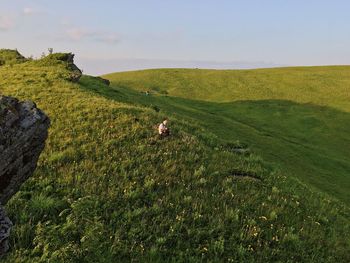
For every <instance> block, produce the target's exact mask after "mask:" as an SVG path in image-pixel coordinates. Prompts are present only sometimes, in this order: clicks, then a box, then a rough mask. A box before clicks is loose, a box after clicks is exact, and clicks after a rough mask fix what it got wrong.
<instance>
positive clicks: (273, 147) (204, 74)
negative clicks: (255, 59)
mask: <svg viewBox="0 0 350 263" xmlns="http://www.w3.org/2000/svg"><path fill="white" fill-rule="evenodd" d="M106 77H107V78H108V79H110V80H111V81H112V84H113V86H114V87H116V89H122V88H123V87H124V88H126V89H125V90H126V93H127V92H128V89H130V88H132V89H134V90H139V91H146V90H149V91H151V92H153V93H154V94H155V95H154V96H152V98H146V99H140V100H139V103H141V104H144V105H146V104H147V103H148V104H154V105H158V106H159V107H160V108H161V109H162V110H163V111H164V112H165V113H173V112H180V113H181V114H182V115H185V116H187V117H189V118H194V119H196V120H197V121H199V122H200V123H201V124H202V125H203V126H204V127H206V128H207V129H209V130H210V131H211V132H213V133H214V134H216V135H217V136H219V137H220V138H222V139H226V140H236V139H239V140H241V141H243V142H245V143H248V144H249V145H250V146H252V147H253V149H254V151H256V152H258V153H259V154H260V155H262V156H263V157H264V159H266V160H268V161H270V162H273V163H274V164H275V165H276V164H277V165H280V166H281V168H282V170H283V172H284V173H285V174H286V175H292V176H296V177H298V178H299V179H300V180H302V181H303V182H306V183H308V184H309V185H311V186H314V187H317V188H318V189H320V190H322V191H324V192H326V193H328V194H330V195H331V196H333V197H336V198H338V199H340V200H342V201H344V202H345V203H347V204H349V202H350V192H349V189H350V174H349V171H350V135H349V132H348V131H349V130H350V67H346V66H342V67H301V68H279V69H259V70H223V71H221V70H196V69H194V70H189V69H161V70H145V71H137V72H124V73H116V74H110V75H106ZM157 94H158V95H157ZM160 94H162V95H165V96H159V95H160ZM132 96H134V95H132ZM170 96H171V97H170ZM173 96H175V98H174V97H173ZM144 97H145V96H144Z"/></svg>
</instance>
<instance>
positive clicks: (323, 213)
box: [0, 55, 350, 262]
mask: <svg viewBox="0 0 350 263" xmlns="http://www.w3.org/2000/svg"><path fill="white" fill-rule="evenodd" d="M57 57H59V56H56V55H54V56H48V57H46V58H45V59H42V60H34V61H25V62H21V63H19V64H17V63H14V64H12V63H11V65H8V64H6V63H4V64H3V65H2V66H0V76H1V78H0V94H4V95H10V96H15V97H17V98H19V99H22V100H25V99H31V100H34V101H35V102H36V103H37V105H38V107H39V108H41V109H42V110H43V111H45V112H46V113H47V114H48V116H49V117H50V119H51V128H50V131H49V139H48V141H47V146H46V149H45V150H44V152H43V154H42V156H41V158H40V162H39V165H38V168H37V171H36V172H35V174H34V175H33V177H32V178H31V179H29V180H28V181H27V182H26V183H25V184H24V185H23V187H22V189H21V191H20V192H18V193H17V194H16V195H15V196H14V197H13V198H12V199H11V200H10V202H9V203H8V204H7V205H6V209H7V211H8V213H9V217H10V218H11V219H12V220H13V222H14V224H15V226H14V228H13V230H12V238H11V251H10V253H9V254H8V255H7V256H6V257H5V258H3V259H1V260H3V262H125V261H145V262H164V261H165V262H166V261H169V262H198V261H227V262H237V261H240V262H275V261H280V262H312V261H313V262H315V261H319V262H348V261H349V259H350V258H349V255H348V253H347V252H348V247H349V245H350V244H349V240H350V239H349V234H350V223H349V217H350V211H349V207H348V206H346V205H344V203H343V202H341V201H338V200H336V199H335V198H331V197H330V196H329V195H327V194H323V193H322V192H321V191H314V190H313V189H310V188H309V187H308V186H307V185H305V184H303V183H301V182H300V181H299V180H296V179H295V178H294V177H293V176H289V173H285V172H284V171H285V170H283V169H285V168H286V167H287V166H284V165H286V164H285V163H282V164H283V165H282V164H281V166H282V167H281V168H282V172H280V171H279V170H278V169H276V167H275V166H274V165H275V164H274V165H271V164H269V163H266V162H265V161H264V160H263V159H262V158H261V157H260V156H259V155H257V154H256V153H255V151H256V152H261V153H264V150H266V152H267V154H266V157H267V158H269V157H270V160H273V161H278V160H279V159H278V158H277V157H278V156H280V155H282V154H285V153H284V152H281V151H280V149H285V147H284V145H283V144H282V142H288V143H289V141H290V140H291V141H293V142H294V141H297V142H299V143H304V142H303V141H300V140H302V138H300V137H299V136H300V134H303V130H298V129H296V130H295V131H293V132H294V134H295V137H293V138H291V137H290V133H288V134H285V135H283V136H282V134H283V133H285V131H286V130H288V129H289V125H290V124H289V121H294V122H295V123H296V124H298V125H299V126H298V127H299V129H302V125H301V123H302V119H301V120H300V119H299V117H298V116H296V115H297V114H299V113H300V112H304V113H305V114H304V115H305V116H307V114H309V116H310V122H306V120H303V121H304V124H305V123H311V124H308V125H312V124H314V123H316V124H317V123H318V121H321V120H319V119H320V118H321V117H322V116H323V118H326V119H325V121H331V120H332V119H335V118H340V117H342V118H344V121H346V120H347V119H346V118H348V117H347V113H345V111H344V112H341V111H339V110H334V112H333V111H332V112H328V110H329V109H328V108H326V109H325V110H326V114H321V113H319V112H317V111H314V108H313V107H316V108H317V107H318V106H315V105H311V106H310V107H311V108H308V107H306V106H304V105H303V104H300V103H297V102H292V101H286V100H282V99H281V101H280V102H278V101H277V100H273V101H272V102H271V103H267V101H266V100H267V99H268V98H264V99H265V101H264V100H256V101H252V102H251V103H250V102H249V101H238V102H231V99H230V98H231V97H230V96H232V95H227V96H228V97H227V98H226V99H225V100H224V101H225V102H224V103H223V101H220V102H216V101H214V97H215V94H214V93H213V94H212V98H211V101H210V100H209V99H208V100H205V101H204V100H202V101H201V100H199V99H202V98H199V99H198V100H197V99H196V100H194V99H195V96H194V95H193V94H195V93H193V94H192V95H190V94H187V95H186V96H187V98H185V96H184V98H181V97H180V94H172V92H173V91H171V90H170V89H169V91H167V89H166V87H168V86H167V85H165V84H164V87H163V86H162V87H161V86H159V87H158V86H157V87H156V86H153V88H152V90H156V91H157V92H152V94H151V95H148V96H146V95H145V94H144V93H140V91H138V89H139V90H144V89H148V88H149V87H146V88H145V87H140V86H137V85H136V84H135V85H134V84H133V83H132V82H131V81H130V80H128V81H124V80H123V78H122V77H123V76H124V77H125V76H127V75H123V74H121V75H119V74H117V75H113V76H111V77H110V78H111V79H113V85H112V86H111V87H109V86H107V85H106V84H105V83H104V82H102V81H101V80H100V79H98V78H94V77H91V76H83V77H82V78H81V79H80V81H79V82H78V83H72V82H71V81H69V77H68V76H69V74H70V67H69V65H68V64H67V63H65V62H64V61H60V60H57ZM184 72H185V71H184ZM149 73H152V71H150V72H149ZM125 74H133V77H131V76H130V78H131V79H134V81H135V83H142V80H141V78H140V79H138V78H137V75H138V74H139V73H125ZM140 74H144V73H140ZM164 78H165V79H163V80H164V81H166V77H164ZM150 79H151V80H152V79H153V77H150ZM203 81H205V80H203ZM144 83H145V85H148V84H147V83H148V81H147V80H146V79H145V80H144ZM149 83H150V84H149V85H153V84H151V81H150V82H149ZM168 83H169V86H172V83H174V82H173V80H172V79H171V78H170V76H169V82H168ZM193 85H194V84H193ZM172 87H173V86H172ZM183 88H186V86H183ZM150 89H151V88H150ZM173 89H174V92H175V90H176V87H173ZM195 89H196V87H195V86H192V87H191V89H188V90H189V91H188V92H190V91H191V92H192V90H193V92H197V91H195ZM166 92H167V93H168V95H164V93H166ZM179 92H180V91H179ZM181 93H182V91H181ZM184 94H186V93H184ZM173 95H176V96H177V97H176V96H173ZM267 105H270V106H267ZM339 105H340V104H339ZM259 107H260V108H261V110H259V109H260V108H259ZM276 108H278V109H280V110H279V112H280V114H281V115H280V118H281V119H283V122H275V124H274V125H273V126H263V125H265V121H264V118H267V117H268V116H269V115H270V114H271V112H273V113H274V114H275V110H276ZM232 109H233V110H232ZM317 109H318V108H317ZM322 109H323V108H322ZM259 112H260V113H259ZM255 113H256V114H258V113H259V114H260V115H257V116H256V115H255ZM296 113H297V114H296ZM328 114H331V115H328ZM337 114H338V115H337ZM164 115H166V116H168V117H169V118H170V120H171V122H170V125H171V129H172V136H171V137H169V138H168V139H166V140H159V139H158V137H157V131H156V129H155V128H154V127H155V125H157V123H159V122H160V121H161V119H162V118H163V117H164ZM233 116H235V117H233ZM287 116H295V118H294V117H293V118H291V117H290V119H288V118H286V117H287ZM240 118H241V119H240ZM300 118H302V117H300ZM311 120H314V122H313V121H311ZM258 121H261V125H262V126H261V127H260V123H259V122H258ZM299 122H300V123H299ZM278 125H279V126H278ZM329 125H330V126H329V129H336V128H337V129H338V126H336V125H339V128H340V127H342V129H345V128H346V127H345V126H340V123H339V124H338V122H336V121H335V120H334V121H333V122H331V123H330V124H329ZM331 125H334V126H331ZM276 127H280V130H278V129H277V130H276V129H275V128H276ZM327 127H328V126H327ZM325 129H326V131H328V130H327V129H328V128H325ZM315 130H316V132H317V129H315ZM332 131H333V130H332ZM231 132H232V133H231ZM265 134H269V136H267V135H265ZM318 134H320V132H319V133H318ZM309 135H310V134H309ZM341 136H344V138H348V137H347V136H348V135H347V134H346V133H345V130H344V132H343V133H342V134H341ZM273 137H276V140H272V139H271V140H266V138H273ZM262 138H264V140H262ZM248 139H249V140H248ZM321 139H323V137H322V138H315V141H311V142H307V143H306V142H305V145H306V146H307V147H306V146H305V147H303V149H304V151H305V152H306V153H308V154H309V155H310V156H309V157H307V156H305V158H306V159H307V158H315V162H319V161H320V160H321V161H323V162H324V163H321V164H322V165H325V167H324V168H322V169H325V170H326V168H327V167H328V166H327V165H333V164H334V163H333V161H334V160H335V159H337V158H338V157H339V156H340V154H339V151H340V152H342V151H343V153H344V156H343V157H344V158H343V159H340V160H339V163H341V164H343V165H344V167H343V169H344V170H345V169H346V168H347V167H348V166H347V165H348V159H347V158H348V155H347V156H346V155H345V154H346V153H347V151H348V149H346V148H345V147H342V145H341V144H338V140H336V139H334V140H333V139H332V138H328V139H329V140H333V141H329V142H324V144H318V146H317V145H315V146H314V144H316V143H318V140H321ZM262 141H263V142H264V143H265V144H264V146H265V147H266V149H264V147H260V148H259V147H258V145H260V142H262ZM332 142H334V143H336V144H334V145H333V144H332ZM250 143H251V144H250ZM291 145H294V144H292V143H291ZM297 146H298V145H297ZM297 146H295V148H290V149H288V151H287V152H288V154H289V155H290V156H291V157H294V159H293V160H291V161H294V162H295V166H297V165H300V163H298V160H300V156H297V155H294V154H296V153H297V152H294V151H296V149H299V148H298V147H297ZM328 146H331V147H330V149H329V153H330V154H329V155H326V156H324V155H323V153H321V151H324V147H328ZM247 147H249V148H251V149H252V152H249V151H244V150H242V149H246V148H247ZM270 147H271V148H272V149H274V154H275V155H276V156H277V157H276V158H275V159H273V158H272V156H273V154H272V153H273V151H272V150H270V149H269V148H270ZM314 147H319V149H320V155H319V156H318V155H316V156H315V157H314V155H313V154H314V153H315V148H314ZM337 148H338V149H337ZM338 150H339V151H338ZM286 154H287V153H286ZM322 158H324V159H322ZM324 160H328V161H329V162H326V161H324ZM305 165H307V167H310V166H309V164H308V163H306V164H305ZM305 167H306V166H305ZM311 167H312V166H311ZM316 168H317V167H316ZM316 168H315V169H316ZM335 168H337V169H338V170H337V172H338V171H341V170H340V168H339V167H335ZM295 169H299V167H296V168H295ZM310 169H311V168H310ZM321 171H323V170H321ZM293 174H294V173H293ZM298 176H299V177H300V178H301V179H302V178H303V176H304V175H302V176H300V175H298ZM316 176H317V175H313V178H316ZM336 176H338V177H337V178H338V180H340V181H341V180H344V179H342V177H341V176H340V175H339V174H338V173H337V174H336ZM304 179H305V178H304ZM321 179H322V177H320V180H321ZM305 181H306V180H305ZM322 182H323V183H324V181H322ZM343 183H344V184H346V183H347V181H346V180H345V181H344V182H343ZM336 186H337V188H336V189H341V185H340V182H339V185H338V184H337V185H336ZM325 190H327V189H326V188H325ZM335 196H339V197H341V198H342V199H343V200H346V198H347V197H346V194H345V193H344V192H341V191H339V192H335ZM341 198H339V199H341Z"/></svg>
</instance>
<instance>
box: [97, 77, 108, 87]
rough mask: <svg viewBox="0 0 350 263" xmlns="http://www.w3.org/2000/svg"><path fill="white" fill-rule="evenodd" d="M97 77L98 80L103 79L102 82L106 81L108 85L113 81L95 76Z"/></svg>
mask: <svg viewBox="0 0 350 263" xmlns="http://www.w3.org/2000/svg"><path fill="white" fill-rule="evenodd" d="M95 79H97V80H98V81H101V82H102V83H104V84H105V85H107V86H109V85H111V82H110V81H109V80H108V79H104V78H101V77H95Z"/></svg>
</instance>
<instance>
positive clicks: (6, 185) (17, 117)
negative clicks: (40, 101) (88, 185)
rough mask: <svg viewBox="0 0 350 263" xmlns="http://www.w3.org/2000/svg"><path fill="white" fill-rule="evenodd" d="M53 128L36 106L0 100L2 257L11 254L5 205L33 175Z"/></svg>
mask: <svg viewBox="0 0 350 263" xmlns="http://www.w3.org/2000/svg"><path fill="white" fill-rule="evenodd" d="M49 125H50V121H49V118H48V117H47V116H46V115H45V114H44V113H43V112H42V111H41V110H39V109H38V108H37V107H36V105H35V103H33V102H31V101H25V102H19V101H18V100H17V99H15V98H12V97H4V96H0V203H1V204H0V255H1V254H3V253H5V252H6V251H7V250H8V237H9V235H10V229H11V226H12V223H11V221H10V219H9V218H8V217H7V216H6V213H5V211H4V208H3V207H2V206H1V205H5V204H6V203H7V201H8V200H9V199H10V198H11V197H12V196H13V195H14V194H15V193H16V192H17V191H18V190H19V188H20V186H21V185H22V184H23V183H24V182H25V181H26V180H27V179H28V178H29V177H30V176H31V175H32V174H33V172H34V170H35V168H36V165H37V161H38V159H39V156H40V153H41V152H42V150H43V149H44V146H45V140H46V138H47V136H48V128H49Z"/></svg>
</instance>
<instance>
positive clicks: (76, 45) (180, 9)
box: [0, 0, 350, 75]
mask: <svg viewBox="0 0 350 263" xmlns="http://www.w3.org/2000/svg"><path fill="white" fill-rule="evenodd" d="M349 11H350V1H347V0H114V1H112V0H100V1H87V0H85V1H83V0H60V1H52V0H0V48H11V49H14V48H17V49H18V50H19V51H20V52H21V53H22V54H23V55H25V56H34V57H40V55H41V54H42V52H47V49H48V48H53V49H54V51H55V52H73V53H74V54H76V56H75V57H76V62H77V64H78V66H79V67H80V68H82V69H83V70H84V73H88V74H93V75H99V74H104V73H110V72H116V71H124V70H134V69H144V68H159V67H162V68H164V67H186V68H217V69H220V68H237V69H238V68H260V67H274V66H304V65H344V64H350V15H349Z"/></svg>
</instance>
